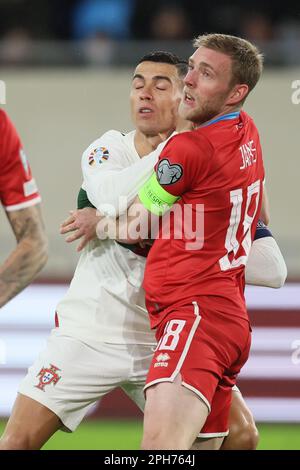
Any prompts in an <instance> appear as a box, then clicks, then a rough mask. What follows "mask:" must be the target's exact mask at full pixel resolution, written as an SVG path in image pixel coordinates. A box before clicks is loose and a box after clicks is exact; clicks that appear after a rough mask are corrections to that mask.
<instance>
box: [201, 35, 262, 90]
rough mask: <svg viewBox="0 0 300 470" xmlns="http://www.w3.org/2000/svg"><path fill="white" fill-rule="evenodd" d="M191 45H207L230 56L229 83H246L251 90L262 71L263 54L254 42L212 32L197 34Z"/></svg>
mask: <svg viewBox="0 0 300 470" xmlns="http://www.w3.org/2000/svg"><path fill="white" fill-rule="evenodd" d="M193 45H194V47H196V48H198V47H207V48H208V49H212V50H214V51H217V52H222V53H223V54H226V55H228V56H229V57H231V59H232V81H231V85H232V86H233V85H236V84H237V83H239V84H246V85H248V87H249V92H250V91H251V90H253V88H254V87H255V85H256V84H257V82H258V80H259V78H260V76H261V74H262V71H263V55H262V54H261V52H260V51H259V50H258V48H257V47H256V46H255V45H254V44H252V43H251V42H249V41H246V39H242V38H239V37H237V36H230V35H228V34H219V33H212V34H203V35H201V36H198V37H197V38H196V39H195V40H194V43H193Z"/></svg>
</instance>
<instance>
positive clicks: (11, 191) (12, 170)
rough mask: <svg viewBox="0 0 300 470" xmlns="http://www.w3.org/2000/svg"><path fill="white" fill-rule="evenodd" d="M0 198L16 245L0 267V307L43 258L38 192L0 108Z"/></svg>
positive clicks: (23, 284)
mask: <svg viewBox="0 0 300 470" xmlns="http://www.w3.org/2000/svg"><path fill="white" fill-rule="evenodd" d="M0 198H1V203H2V205H3V207H4V209H5V211H6V215H7V218H8V220H9V223H10V225H11V228H12V230H13V232H14V235H15V237H16V241H17V246H16V248H15V249H14V250H13V251H12V252H11V253H10V255H9V256H8V258H7V259H6V260H5V262H4V263H3V264H2V266H1V267H0V307H2V306H3V305H5V304H6V303H7V302H8V301H9V300H10V299H11V298H12V297H14V296H15V295H17V294H18V293H19V292H20V291H21V290H22V289H24V287H26V286H27V285H28V284H29V283H30V282H31V281H32V279H33V278H34V277H35V276H36V274H37V273H38V272H39V271H40V270H41V269H42V267H43V266H44V264H45V263H46V260H47V239H46V235H45V229H44V225H43V221H42V217H41V210H40V200H41V198H40V195H39V193H38V190H37V187H36V183H35V181H34V179H33V177H32V174H31V170H30V166H29V164H28V161H27V158H26V154H25V152H24V150H23V147H22V144H21V141H20V138H19V136H18V134H17V131H16V129H15V127H14V126H13V124H12V122H11V121H10V119H9V117H8V115H7V114H6V113H5V112H4V111H3V110H1V109H0Z"/></svg>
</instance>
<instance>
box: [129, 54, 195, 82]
mask: <svg viewBox="0 0 300 470" xmlns="http://www.w3.org/2000/svg"><path fill="white" fill-rule="evenodd" d="M141 62H158V63H162V64H171V65H175V67H176V68H177V71H178V75H179V76H180V78H183V77H184V76H185V75H186V74H187V70H188V62H187V61H186V60H184V59H181V58H180V57H178V56H177V55H176V54H173V53H172V52H167V51H155V52H149V54H145V55H144V56H143V57H142V58H141V59H140V60H139V61H138V63H137V65H138V64H140V63H141Z"/></svg>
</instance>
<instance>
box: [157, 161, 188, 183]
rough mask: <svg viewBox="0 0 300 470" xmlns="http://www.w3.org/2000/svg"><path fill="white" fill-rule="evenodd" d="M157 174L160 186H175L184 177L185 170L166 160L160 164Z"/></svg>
mask: <svg viewBox="0 0 300 470" xmlns="http://www.w3.org/2000/svg"><path fill="white" fill-rule="evenodd" d="M156 174H157V179H158V181H159V183H160V184H174V183H177V181H179V180H180V178H181V177H182V175H183V169H182V166H181V165H179V164H171V163H170V162H169V160H168V159H167V158H164V159H163V160H161V161H160V162H159V165H158V167H157V171H156Z"/></svg>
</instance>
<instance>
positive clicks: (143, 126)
mask: <svg viewBox="0 0 300 470" xmlns="http://www.w3.org/2000/svg"><path fill="white" fill-rule="evenodd" d="M137 127H138V128H139V130H140V131H141V132H145V133H147V134H148V135H156V134H158V133H159V132H161V131H160V129H159V126H158V123H157V122H154V121H152V122H151V121H139V122H138V125H137Z"/></svg>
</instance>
